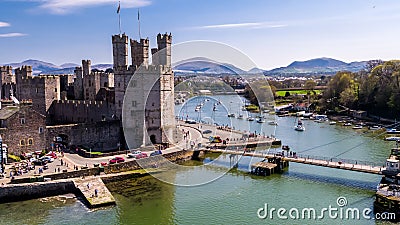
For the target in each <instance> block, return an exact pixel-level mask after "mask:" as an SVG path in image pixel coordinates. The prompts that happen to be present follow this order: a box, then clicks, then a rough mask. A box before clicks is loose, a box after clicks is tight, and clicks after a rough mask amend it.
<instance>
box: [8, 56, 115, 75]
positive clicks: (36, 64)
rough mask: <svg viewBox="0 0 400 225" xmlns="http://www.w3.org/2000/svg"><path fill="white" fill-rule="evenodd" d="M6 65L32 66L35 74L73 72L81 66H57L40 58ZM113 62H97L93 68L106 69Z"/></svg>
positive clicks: (66, 64)
mask: <svg viewBox="0 0 400 225" xmlns="http://www.w3.org/2000/svg"><path fill="white" fill-rule="evenodd" d="M4 65H10V66H12V67H13V68H14V69H15V68H18V67H21V66H23V65H27V66H32V70H33V74H34V75H37V74H73V73H74V70H75V67H77V66H80V65H78V64H75V63H64V64H62V65H60V66H57V65H55V64H53V63H48V62H43V61H40V60H35V59H29V60H25V61H23V62H20V63H9V64H4ZM112 67H113V65H112V64H97V65H92V69H98V70H106V69H108V68H112Z"/></svg>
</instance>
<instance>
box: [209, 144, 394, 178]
mask: <svg viewBox="0 0 400 225" xmlns="http://www.w3.org/2000/svg"><path fill="white" fill-rule="evenodd" d="M205 151H208V152H213V153H224V154H231V155H243V156H250V157H258V158H267V159H268V158H276V157H280V158H282V160H285V161H288V162H295V163H301V164H309V165H314V166H322V167H330V168H334V169H341V170H351V171H356V172H363V173H370V174H382V171H383V170H385V169H386V168H385V165H384V163H381V164H378V163H374V162H368V161H360V160H353V159H340V158H330V157H322V156H311V155H302V154H296V155H294V156H293V155H292V156H290V155H282V154H271V153H266V152H262V151H252V152H248V151H246V152H245V151H238V150H225V149H205Z"/></svg>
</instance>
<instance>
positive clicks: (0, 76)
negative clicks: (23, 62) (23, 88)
mask: <svg viewBox="0 0 400 225" xmlns="http://www.w3.org/2000/svg"><path fill="white" fill-rule="evenodd" d="M11 77H12V66H0V80H1V82H2V83H3V84H4V83H11Z"/></svg>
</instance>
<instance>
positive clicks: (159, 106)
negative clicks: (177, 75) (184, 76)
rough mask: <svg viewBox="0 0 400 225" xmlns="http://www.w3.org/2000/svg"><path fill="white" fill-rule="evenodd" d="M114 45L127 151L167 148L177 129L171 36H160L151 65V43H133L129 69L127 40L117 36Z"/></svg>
mask: <svg viewBox="0 0 400 225" xmlns="http://www.w3.org/2000/svg"><path fill="white" fill-rule="evenodd" d="M112 42H113V57H114V86H115V109H116V116H117V117H119V118H122V124H123V128H124V135H125V140H126V143H127V145H128V147H129V148H131V149H132V148H139V147H142V146H149V145H151V144H157V145H163V146H165V147H168V146H169V144H170V143H172V137H173V133H174V129H175V116H174V73H173V71H172V68H171V43H172V36H171V34H158V35H157V45H158V48H153V49H151V53H152V59H151V64H150V62H149V40H148V39H141V40H140V42H138V41H136V40H132V39H131V40H130V47H131V58H132V65H130V66H128V36H126V35H125V34H122V35H114V36H113V37H112Z"/></svg>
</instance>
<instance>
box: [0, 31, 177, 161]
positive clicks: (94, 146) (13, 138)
mask: <svg viewBox="0 0 400 225" xmlns="http://www.w3.org/2000/svg"><path fill="white" fill-rule="evenodd" d="M128 41H129V42H130V53H131V64H129V62H128V53H129V47H128V44H129V43H128ZM171 43H172V36H171V34H158V36H157V48H153V49H151V53H152V58H151V64H150V62H149V45H150V43H149V39H141V40H140V41H137V40H132V39H130V40H129V38H128V36H127V35H125V34H120V35H114V36H112V45H113V68H112V69H107V70H106V71H105V72H103V71H95V70H92V69H91V61H90V60H82V66H80V67H76V68H75V71H74V74H73V75H37V76H35V75H32V67H31V66H22V67H20V68H16V69H15V74H13V69H12V67H11V66H1V67H0V82H1V83H0V87H1V99H2V106H1V109H0V122H1V123H0V134H1V135H2V136H3V143H5V144H7V145H8V148H9V152H10V153H14V154H20V153H22V152H30V151H37V150H42V149H51V148H53V147H54V146H55V144H63V145H67V146H80V147H83V148H86V149H91V150H92V151H110V150H115V149H120V148H128V147H129V148H137V147H141V146H147V145H150V144H157V145H164V146H168V144H169V143H170V142H169V140H170V138H171V137H172V133H173V130H174V128H175V122H174V121H175V119H174V104H173V93H174V74H173V71H172V68H171ZM126 93H127V95H126V97H125V94H126ZM124 98H125V99H124ZM11 99H14V101H12V100H11ZM15 99H18V101H19V102H18V101H16V100H15ZM123 118H124V119H123ZM22 119H24V120H23V121H22ZM15 127H18V129H14V128H15ZM124 132H125V135H124Z"/></svg>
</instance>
